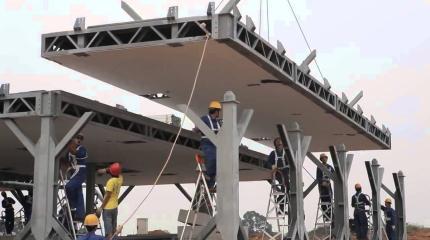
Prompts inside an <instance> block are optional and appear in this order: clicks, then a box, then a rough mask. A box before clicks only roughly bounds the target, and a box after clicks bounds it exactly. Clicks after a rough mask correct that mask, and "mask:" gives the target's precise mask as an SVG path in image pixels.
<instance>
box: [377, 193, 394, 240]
mask: <svg viewBox="0 0 430 240" xmlns="http://www.w3.org/2000/svg"><path fill="white" fill-rule="evenodd" d="M384 203H385V206H381V209H382V211H384V215H385V232H386V233H387V237H388V240H396V235H397V233H396V224H397V214H396V211H395V210H394V209H393V208H392V207H391V204H392V201H391V198H387V199H385V202H384Z"/></svg>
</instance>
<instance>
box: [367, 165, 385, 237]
mask: <svg viewBox="0 0 430 240" xmlns="http://www.w3.org/2000/svg"><path fill="white" fill-rule="evenodd" d="M365 164H366V170H367V175H368V177H369V182H370V188H371V189H372V222H373V231H372V239H373V240H379V239H382V231H383V224H382V216H381V211H380V205H381V187H382V177H383V176H384V168H382V167H380V165H379V163H378V161H377V160H376V159H373V160H372V162H370V161H366V162H365Z"/></svg>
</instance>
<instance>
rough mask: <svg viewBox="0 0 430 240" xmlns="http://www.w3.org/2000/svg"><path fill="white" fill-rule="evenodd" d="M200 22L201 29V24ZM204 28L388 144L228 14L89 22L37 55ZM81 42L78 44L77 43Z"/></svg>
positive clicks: (166, 39)
mask: <svg viewBox="0 0 430 240" xmlns="http://www.w3.org/2000/svg"><path fill="white" fill-rule="evenodd" d="M202 23H205V24H206V27H204V28H203V27H202V25H201V24H202ZM206 31H207V32H208V33H210V34H211V37H212V38H214V39H215V40H218V41H223V40H233V41H225V42H226V44H229V45H231V47H233V48H235V49H236V50H237V51H240V52H242V53H243V54H244V55H247V56H248V57H250V58H251V60H253V61H255V62H257V63H259V64H260V65H261V66H263V67H264V68H265V69H267V70H269V71H270V72H273V74H274V75H275V76H277V77H278V78H279V79H280V80H281V81H280V83H283V84H287V85H289V86H291V87H293V88H295V89H296V90H298V91H300V92H301V93H303V94H304V95H305V96H307V97H309V98H310V99H311V100H312V101H314V102H315V103H317V104H319V105H320V106H321V107H324V108H325V109H327V111H330V112H332V113H333V114H335V115H337V116H338V117H339V118H342V119H347V120H348V122H349V124H350V125H351V126H353V127H355V128H356V129H357V131H358V132H359V133H366V134H367V135H368V136H369V137H370V138H371V139H372V140H373V141H375V142H377V143H378V144H381V145H383V146H384V147H386V148H390V147H391V135H390V134H389V133H388V132H387V131H384V130H383V129H381V128H379V127H377V126H376V125H375V124H374V123H372V122H371V121H370V120H369V119H368V118H366V117H364V116H363V115H362V113H361V112H360V111H358V110H356V109H354V108H353V107H352V106H349V105H348V104H346V103H343V102H342V99H341V98H340V97H339V96H338V95H336V94H335V93H334V92H332V91H331V90H330V89H329V88H327V87H325V86H324V84H323V83H321V82H320V81H318V80H317V79H315V78H314V77H313V76H311V75H310V74H307V73H305V72H303V71H302V70H300V68H299V67H298V66H297V64H296V63H295V62H293V61H292V60H290V59H289V58H288V57H286V56H285V55H284V54H283V50H282V49H278V48H277V47H275V46H272V45H271V44H270V43H269V42H267V41H266V40H264V38H263V37H261V36H259V35H258V34H257V33H255V32H253V31H251V30H249V29H248V28H247V27H246V24H244V23H242V22H240V18H239V17H237V16H234V15H232V14H230V13H224V14H215V15H209V16H202V17H191V18H180V19H173V20H166V19H153V20H145V21H135V22H128V23H119V24H111V25H102V26H94V27H90V28H88V29H85V30H84V31H76V32H75V31H70V32H60V33H50V34H44V35H43V36H42V56H43V57H45V58H48V59H49V57H51V56H56V55H62V54H75V55H77V56H87V55H88V54H89V53H90V52H92V51H101V50H105V49H109V50H113V49H117V48H118V49H120V48H130V47H142V46H148V45H154V44H159V45H166V44H167V45H172V46H180V45H182V44H184V43H186V42H192V41H196V40H202V41H203V40H204V39H205V37H206V34H207V33H206ZM79 43H81V44H79Z"/></svg>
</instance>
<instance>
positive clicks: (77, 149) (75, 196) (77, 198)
mask: <svg viewBox="0 0 430 240" xmlns="http://www.w3.org/2000/svg"><path fill="white" fill-rule="evenodd" d="M83 141H84V135H83V134H82V133H79V134H78V135H76V136H75V137H74V138H73V139H72V141H71V143H70V144H69V149H68V155H67V158H68V162H69V164H70V166H71V169H72V175H71V176H70V178H69V181H68V182H67V183H66V186H65V189H66V195H67V199H68V201H69V204H70V208H71V211H72V217H73V219H74V221H83V220H84V217H85V203H84V195H83V191H82V184H83V183H84V182H85V180H86V176H87V171H86V162H87V158H88V153H87V149H86V148H85V147H84V146H83V145H82V142H83Z"/></svg>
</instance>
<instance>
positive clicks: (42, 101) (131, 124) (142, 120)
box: [0, 91, 266, 168]
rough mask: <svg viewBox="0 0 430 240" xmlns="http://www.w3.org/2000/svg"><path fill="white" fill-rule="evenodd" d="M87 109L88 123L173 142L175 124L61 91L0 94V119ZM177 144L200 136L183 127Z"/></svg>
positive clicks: (250, 156) (249, 158)
mask: <svg viewBox="0 0 430 240" xmlns="http://www.w3.org/2000/svg"><path fill="white" fill-rule="evenodd" d="M21 100H25V101H27V102H29V103H27V104H28V105H30V106H34V109H29V108H23V106H26V105H27V104H24V103H22V102H21ZM12 103H13V104H12ZM18 103H19V104H21V108H17V107H10V108H9V106H10V105H16V104H18ZM48 103H50V107H49V108H46V109H44V110H43V111H42V108H41V106H42V105H46V104H48ZM2 106H4V108H2ZM7 108H9V109H17V110H15V111H9V112H3V113H2V111H1V109H7ZM88 111H91V112H93V113H94V117H93V118H92V119H91V121H90V122H91V123H94V124H101V125H104V126H108V127H111V128H115V129H120V130H123V131H128V132H131V133H134V134H138V135H140V136H144V137H146V138H150V139H157V140H161V141H167V142H173V141H174V140H175V137H176V134H177V132H178V131H177V127H174V126H171V125H167V124H164V123H159V122H157V121H156V120H153V119H150V118H146V117H143V116H138V115H136V114H128V115H129V116H126V115H124V114H123V113H122V110H119V109H116V108H113V107H108V106H106V105H103V104H101V103H98V102H96V101H91V100H87V99H83V98H80V97H77V96H75V95H73V94H70V93H67V92H62V91H49V92H47V91H39V92H28V93H16V94H9V95H7V96H4V97H0V119H9V118H20V117H29V116H67V117H73V118H80V117H82V116H83V115H84V114H85V113H86V112H88ZM62 144H63V143H62ZM177 144H179V145H182V146H185V147H190V148H194V149H199V146H200V139H199V137H198V136H197V135H196V134H195V133H191V132H189V131H185V130H184V131H182V134H181V136H180V137H179V139H178V142H177ZM27 146H28V147H27ZM27 146H26V147H27V150H28V151H32V150H31V144H27ZM240 152H241V154H240V155H239V159H240V161H241V162H245V163H249V164H252V165H255V166H259V167H262V168H263V167H264V166H265V159H266V157H265V156H264V155H263V154H258V153H256V152H253V151H250V150H248V149H246V148H244V147H241V148H240Z"/></svg>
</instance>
